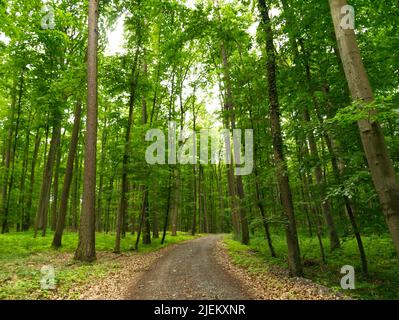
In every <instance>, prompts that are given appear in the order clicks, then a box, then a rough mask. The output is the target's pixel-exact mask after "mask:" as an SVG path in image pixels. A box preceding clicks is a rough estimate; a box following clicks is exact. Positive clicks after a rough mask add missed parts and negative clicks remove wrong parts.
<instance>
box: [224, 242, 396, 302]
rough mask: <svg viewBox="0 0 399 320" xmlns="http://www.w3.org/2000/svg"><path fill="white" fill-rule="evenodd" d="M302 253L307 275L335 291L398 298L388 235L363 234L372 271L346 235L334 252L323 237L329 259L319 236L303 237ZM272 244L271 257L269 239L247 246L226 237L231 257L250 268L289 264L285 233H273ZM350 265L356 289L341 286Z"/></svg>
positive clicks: (372, 298) (358, 295) (394, 258)
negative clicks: (365, 267)
mask: <svg viewBox="0 0 399 320" xmlns="http://www.w3.org/2000/svg"><path fill="white" fill-rule="evenodd" d="M300 239H301V240H300V247H301V256H302V261H303V264H304V275H305V278H308V279H311V280H313V281H315V282H316V283H319V284H321V285H324V286H327V287H329V288H331V289H332V290H334V291H336V292H341V293H343V294H345V295H349V296H350V297H352V298H355V299H368V300H374V299H377V300H381V299H388V300H392V299H395V300H396V299H399V263H398V260H397V258H396V255H395V250H394V247H393V245H392V242H391V239H390V238H389V236H387V235H385V236H378V235H370V236H363V237H362V239H363V243H364V246H365V249H366V255H367V260H368V266H369V273H368V274H367V275H365V274H363V273H362V271H361V264H360V259H359V254H358V251H357V250H358V249H357V244H356V240H355V239H354V238H343V239H341V240H342V246H341V248H340V249H337V250H335V251H333V252H329V250H328V240H327V239H326V238H324V239H323V243H324V247H325V251H326V263H323V262H322V260H321V258H320V249H319V245H318V242H317V239H315V238H310V237H308V236H306V235H302V234H301V237H300ZM272 240H273V245H274V248H275V251H276V253H277V257H276V258H272V257H271V255H270V253H269V249H268V246H267V243H266V241H265V239H264V238H263V237H260V236H256V237H253V238H251V242H250V244H249V245H248V246H246V245H242V244H241V243H240V242H238V241H236V240H233V238H232V236H230V235H229V236H226V237H225V243H226V245H227V248H228V252H229V254H230V256H231V258H232V261H233V262H234V263H235V264H237V265H239V266H242V267H244V268H246V269H247V270H248V271H249V272H260V271H264V270H268V268H269V267H270V266H273V265H278V266H280V267H283V268H286V269H287V268H288V265H287V245H286V242H285V237H284V235H279V234H275V235H273V239H272ZM344 265H351V266H353V267H354V268H355V289H354V290H343V289H342V288H341V286H340V281H341V278H342V277H343V276H344V274H341V273H340V271H341V268H342V267H343V266H344Z"/></svg>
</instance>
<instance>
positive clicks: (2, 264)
mask: <svg viewBox="0 0 399 320" xmlns="http://www.w3.org/2000/svg"><path fill="white" fill-rule="evenodd" d="M135 237H136V236H132V235H130V234H127V235H126V238H124V239H122V243H121V248H122V253H121V254H114V253H112V249H113V244H114V235H113V234H104V233H99V234H97V239H96V248H97V261H96V262H94V263H92V264H84V263H79V262H76V261H74V260H73V252H74V249H75V248H76V244H77V234H76V233H73V232H67V233H65V235H64V238H63V247H62V249H60V250H53V249H51V248H50V244H51V239H52V233H51V232H50V233H49V234H48V235H47V236H46V237H44V238H42V237H38V238H36V239H33V234H32V232H26V233H13V234H7V235H0V300H1V299H86V300H95V299H105V300H118V299H168V300H169V299H170V300H173V299H199V300H213V299H232V300H234V299H261V300H263V299H311V300H316V299H348V298H350V297H352V298H360V299H362V298H363V299H364V298H366V299H379V298H388V299H392V298H393V299H395V297H396V296H397V293H398V291H397V288H398V284H397V282H396V280H395V279H397V276H396V275H397V272H398V270H397V266H395V264H394V261H391V260H389V261H390V263H389V264H387V265H381V262H379V261H380V260H381V259H378V258H379V257H380V255H381V254H382V253H383V252H384V250H383V248H387V247H388V246H387V243H386V239H385V237H383V238H378V239H377V238H375V237H373V238H370V239H368V238H365V241H366V242H367V243H368V242H370V245H369V246H368V247H369V248H374V250H371V249H369V251H368V253H369V262H370V276H369V277H365V276H362V275H360V274H359V275H358V273H356V290H351V292H347V291H343V290H342V289H340V288H339V279H340V277H342V275H341V274H340V272H339V271H340V266H342V265H343V264H346V263H348V261H350V262H351V263H353V265H354V266H356V251H355V249H353V250H352V247H354V246H353V244H352V240H347V241H346V242H344V243H343V247H344V248H342V250H341V251H339V252H334V253H329V254H328V256H327V259H328V260H329V264H320V263H319V262H318V261H317V248H316V246H315V244H314V243H313V242H314V241H311V240H309V242H306V241H302V243H301V246H302V248H303V254H304V255H305V256H306V259H304V262H305V277H306V278H308V279H312V280H308V279H304V278H290V277H289V275H288V272H287V266H286V265H285V263H286V257H285V254H284V237H283V236H281V237H280V236H277V235H276V236H274V245H275V248H276V249H277V252H279V256H278V257H277V258H271V257H270V255H269V253H268V252H267V247H266V246H265V243H264V239H263V238H261V237H254V238H252V239H251V244H250V245H249V246H244V245H242V244H240V243H239V242H238V241H235V240H233V239H232V237H231V235H207V236H204V235H198V236H197V237H195V238H194V237H191V236H190V235H187V234H184V233H179V234H178V236H176V237H172V236H170V235H168V236H167V238H166V243H165V244H164V245H161V244H160V240H159V239H153V242H152V244H151V245H147V246H143V245H142V246H141V247H140V250H139V252H135V251H131V250H130V249H131V247H132V245H133V244H134V241H135ZM280 238H281V239H280ZM377 240H378V241H377ZM371 243H372V244H373V246H371ZM385 251H387V250H385ZM344 253H345V254H344ZM388 253H389V252H388ZM388 253H385V254H388ZM309 261H310V262H312V264H310V265H309ZM384 261H387V259H385V260H384ZM43 266H52V267H53V268H54V270H55V281H56V288H55V289H54V290H43V289H42V288H41V285H40V281H41V279H43V276H44V274H43V273H42V272H41V268H42V267H43ZM352 291H353V293H352Z"/></svg>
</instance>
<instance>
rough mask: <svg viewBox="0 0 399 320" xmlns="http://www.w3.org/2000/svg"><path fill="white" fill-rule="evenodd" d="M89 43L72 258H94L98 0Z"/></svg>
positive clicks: (91, 9)
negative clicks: (79, 199) (79, 195)
mask: <svg viewBox="0 0 399 320" xmlns="http://www.w3.org/2000/svg"><path fill="white" fill-rule="evenodd" d="M88 29H89V43H88V49H87V120H86V121H87V123H86V138H85V139H86V141H85V167H84V177H83V203H82V214H81V217H80V226H79V244H78V248H77V249H76V252H75V259H76V260H79V261H93V260H95V259H96V248H95V242H96V235H95V220H96V212H95V207H96V147H97V92H98V83H97V45H98V0H89V20H88Z"/></svg>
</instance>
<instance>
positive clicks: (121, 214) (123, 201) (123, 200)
mask: <svg viewBox="0 0 399 320" xmlns="http://www.w3.org/2000/svg"><path fill="white" fill-rule="evenodd" d="M138 55H139V45H137V49H136V53H135V57H134V62H133V68H132V74H131V77H132V79H131V83H130V100H129V117H128V122H127V127H126V135H125V151H124V154H123V163H122V183H121V197H120V203H119V210H118V216H117V222H116V239H115V247H114V252H115V253H119V252H120V250H121V249H120V244H121V233H122V228H123V224H124V219H125V216H126V210H127V192H128V191H129V190H128V189H129V185H128V180H127V178H128V177H127V171H128V165H129V152H130V132H131V128H132V124H133V108H134V102H135V99H136V87H137V78H136V68H137V61H138Z"/></svg>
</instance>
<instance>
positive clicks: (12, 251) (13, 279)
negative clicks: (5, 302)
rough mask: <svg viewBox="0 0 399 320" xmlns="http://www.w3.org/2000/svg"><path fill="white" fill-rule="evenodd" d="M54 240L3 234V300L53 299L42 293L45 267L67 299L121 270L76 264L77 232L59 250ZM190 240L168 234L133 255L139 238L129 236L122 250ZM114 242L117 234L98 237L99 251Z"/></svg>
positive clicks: (47, 292)
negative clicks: (78, 289) (51, 271)
mask: <svg viewBox="0 0 399 320" xmlns="http://www.w3.org/2000/svg"><path fill="white" fill-rule="evenodd" d="M199 236H201V235H197V236H196V237H199ZM52 238H53V233H52V232H48V234H47V236H46V237H41V236H38V237H37V238H34V237H33V232H19V233H9V234H2V235H0V300H1V299H51V298H52V296H53V295H54V292H53V291H52V290H42V289H41V284H40V280H41V279H42V277H43V274H42V273H41V268H42V267H43V266H45V265H52V266H54V268H55V273H56V274H55V275H56V277H55V279H56V286H57V293H56V294H57V295H58V296H61V297H62V296H68V298H74V297H73V296H70V292H71V289H73V288H76V287H77V286H79V285H84V284H85V283H88V282H90V281H95V280H96V279H100V278H103V277H105V276H106V275H107V274H108V273H109V272H112V271H114V270H115V269H118V268H119V267H120V266H119V265H118V263H116V262H112V261H100V260H98V261H95V262H93V263H90V264H87V263H80V262H77V261H74V260H73V259H72V257H73V252H74V250H75V249H76V247H77V244H78V235H77V233H73V232H65V234H64V236H63V241H62V244H63V246H62V248H61V249H60V250H55V249H52V248H51V242H52ZM190 239H193V237H192V236H190V235H188V234H185V233H181V232H180V233H178V235H177V236H175V237H172V236H171V235H170V234H168V235H167V237H166V240H165V243H164V244H163V245H161V239H152V243H151V244H150V245H143V244H141V243H140V246H139V251H138V252H131V249H132V248H133V247H134V244H135V241H136V235H134V236H133V235H131V234H127V235H126V237H125V238H123V239H121V250H122V252H125V253H128V252H129V254H144V253H148V252H152V251H156V250H159V249H161V248H163V247H166V246H169V245H172V244H175V243H179V242H183V241H186V240H190ZM114 243H115V234H112V233H109V234H105V233H97V234H96V250H97V252H112V250H113V248H114ZM77 295H78V292H77V293H76V297H77Z"/></svg>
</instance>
